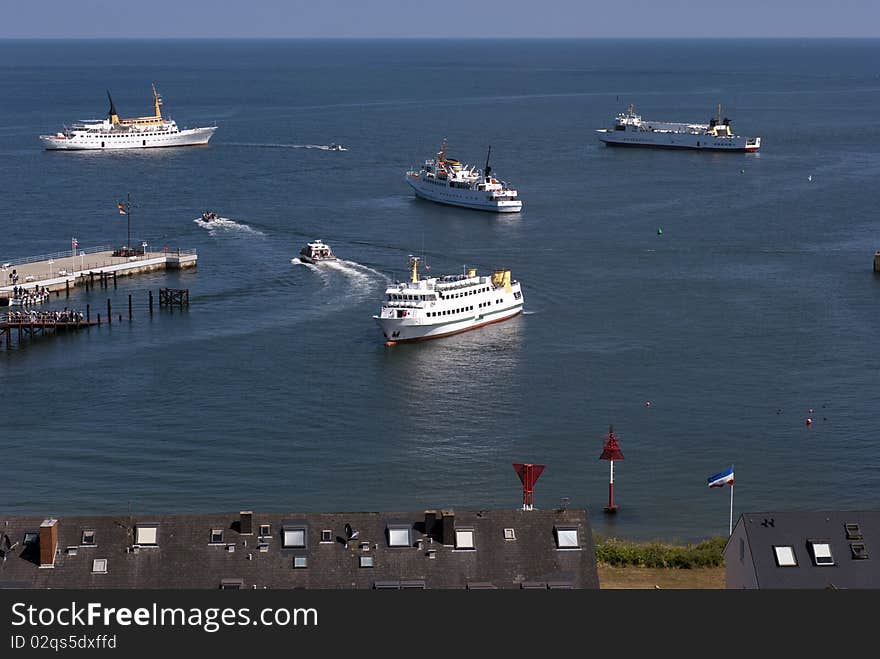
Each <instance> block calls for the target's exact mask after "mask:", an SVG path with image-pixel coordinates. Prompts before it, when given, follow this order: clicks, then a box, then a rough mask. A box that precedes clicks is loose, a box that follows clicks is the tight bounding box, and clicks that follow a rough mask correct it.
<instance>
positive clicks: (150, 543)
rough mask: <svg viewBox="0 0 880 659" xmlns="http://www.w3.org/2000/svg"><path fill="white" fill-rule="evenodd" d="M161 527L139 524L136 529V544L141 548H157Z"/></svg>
mask: <svg viewBox="0 0 880 659" xmlns="http://www.w3.org/2000/svg"><path fill="white" fill-rule="evenodd" d="M158 538H159V527H158V526H157V525H156V524H138V525H137V526H135V529H134V543H135V544H136V545H140V546H141V547H155V546H157V545H158V544H159V541H158Z"/></svg>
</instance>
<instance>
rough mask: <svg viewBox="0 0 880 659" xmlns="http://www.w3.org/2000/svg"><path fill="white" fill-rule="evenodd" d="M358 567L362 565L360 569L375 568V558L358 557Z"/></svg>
mask: <svg viewBox="0 0 880 659" xmlns="http://www.w3.org/2000/svg"><path fill="white" fill-rule="evenodd" d="M358 565H360V567H373V557H372V556H360V557H358Z"/></svg>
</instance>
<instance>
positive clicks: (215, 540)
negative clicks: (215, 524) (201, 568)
mask: <svg viewBox="0 0 880 659" xmlns="http://www.w3.org/2000/svg"><path fill="white" fill-rule="evenodd" d="M221 542H223V529H211V544H212V545H216V544H219V543H221Z"/></svg>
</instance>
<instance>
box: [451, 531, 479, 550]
mask: <svg viewBox="0 0 880 659" xmlns="http://www.w3.org/2000/svg"><path fill="white" fill-rule="evenodd" d="M455 548H456V549H475V547H474V530H473V529H455Z"/></svg>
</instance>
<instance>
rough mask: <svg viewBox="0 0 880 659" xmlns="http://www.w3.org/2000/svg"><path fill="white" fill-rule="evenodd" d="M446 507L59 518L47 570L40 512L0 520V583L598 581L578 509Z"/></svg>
mask: <svg viewBox="0 0 880 659" xmlns="http://www.w3.org/2000/svg"><path fill="white" fill-rule="evenodd" d="M449 513H451V511H447V513H446V516H445V517H444V514H443V513H441V511H439V510H438V511H428V512H424V511H423V512H416V513H413V512H409V513H406V512H404V513H398V512H389V513H375V512H374V513H369V512H360V513H287V514H283V513H259V512H255V513H252V530H253V534H252V535H247V534H243V533H242V532H241V531H242V523H243V522H244V523H245V525H246V524H247V522H246V521H245V518H244V517H243V516H242V515H241V514H239V513H218V514H204V515H147V516H141V515H138V516H133V517H129V516H128V515H118V516H69V517H59V518H58V522H57V525H56V527H55V530H56V532H57V537H58V546H57V550H56V552H55V555H54V556H55V563H54V567H51V568H47V567H42V568H41V567H40V555H41V551H40V547H39V542H40V541H39V537H40V526H41V523H42V522H43V520H44V518H42V517H27V516H16V517H7V518H3V517H2V516H0V588H3V587H6V588H10V587H11V588H125V589H140V588H152V589H164V588H220V587H221V586H226V587H230V588H236V587H240V588H246V589H252V588H257V589H261V588H312V589H320V588H332V589H346V588H376V587H379V588H383V587H386V588H398V587H412V588H467V587H472V588H487V587H495V588H521V587H522V585H523V584H527V585H532V584H534V583H538V584H542V585H543V587H544V588H548V587H550V588H557V587H559V588H563V587H573V588H598V587H599V580H598V575H597V572H596V558H595V553H594V550H593V539H592V533H591V529H590V524H589V519H588V517H587V513H586V511H585V510H564V511H562V510H533V511H522V510H491V511H478V512H463V511H455V512H454V513H452V514H451V515H450V514H449ZM434 519H436V521H434ZM266 526H268V529H267V528H265V527H266ZM151 527H154V528H155V532H153V531H151ZM389 527H390V528H391V529H393V530H394V531H395V533H394V534H393V537H392V534H390V533H389ZM506 529H513V531H512V532H511V531H506ZM557 529H562V530H563V531H565V530H566V529H568V530H569V532H568V533H563V534H562V539H561V540H560V538H559V534H558V533H557ZM571 529H576V530H577V533H576V536H574V537H576V542H577V545H578V546H577V548H565V547H563V548H560V547H559V546H558V545H559V544H562V545H565V544H567V543H568V542H570V541H571V538H572V537H573V536H572V533H571V532H570V530H571ZM244 530H246V526H245V529H244ZM467 530H472V531H473V535H472V536H470V535H469V534H468V533H467ZM44 531H46V535H45V536H44V537H47V536H48V529H44ZM266 531H268V533H266ZM444 531H445V532H444ZM218 532H219V533H218ZM456 532H458V533H456ZM92 534H93V535H92ZM444 538H445V540H446V541H447V542H448V543H450V545H444ZM470 540H472V542H473V546H474V548H473V549H469V548H466V546H467V545H468V544H469V541H470ZM398 542H400V543H402V544H404V545H405V546H390V545H392V544H396V543H398ZM456 542H458V544H459V547H458V548H457V547H456V546H455V543H456ZM152 543H155V544H152ZM285 545H287V546H285ZM294 545H295V546H294ZM44 555H45V554H44ZM102 560H103V561H106V562H102ZM370 563H372V565H371V566H369V564H370Z"/></svg>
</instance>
